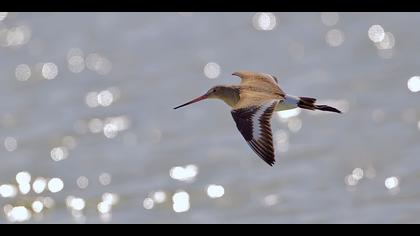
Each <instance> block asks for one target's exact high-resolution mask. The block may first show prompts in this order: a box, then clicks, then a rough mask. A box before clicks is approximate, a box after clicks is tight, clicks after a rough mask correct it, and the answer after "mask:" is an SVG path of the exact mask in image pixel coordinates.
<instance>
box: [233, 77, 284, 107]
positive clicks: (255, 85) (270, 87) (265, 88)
mask: <svg viewBox="0 0 420 236" xmlns="http://www.w3.org/2000/svg"><path fill="white" fill-rule="evenodd" d="M234 75H237V76H239V77H240V78H241V84H240V85H239V88H240V90H239V91H240V93H239V97H240V100H239V102H238V103H237V104H236V106H235V107H234V109H238V108H244V107H250V106H259V105H261V104H262V103H264V102H266V101H269V100H273V99H274V100H281V99H283V98H284V95H285V93H284V92H283V90H281V88H280V87H279V86H278V84H277V79H276V78H275V77H274V76H272V75H268V74H264V73H254V72H246V71H245V72H244V71H242V72H235V73H234Z"/></svg>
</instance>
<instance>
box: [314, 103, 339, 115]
mask: <svg viewBox="0 0 420 236" xmlns="http://www.w3.org/2000/svg"><path fill="white" fill-rule="evenodd" d="M315 109H317V110H321V111H329V112H335V113H339V114H343V113H342V112H341V111H340V110H338V109H337V108H334V107H331V106H327V105H315Z"/></svg>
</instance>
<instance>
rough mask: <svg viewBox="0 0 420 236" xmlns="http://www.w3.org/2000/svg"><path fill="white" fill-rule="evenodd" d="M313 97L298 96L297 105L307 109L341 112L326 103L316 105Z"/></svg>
mask: <svg viewBox="0 0 420 236" xmlns="http://www.w3.org/2000/svg"><path fill="white" fill-rule="evenodd" d="M315 102H316V99H315V98H308V97H299V102H298V104H297V105H298V107H300V108H303V109H307V110H321V111H330V112H337V113H341V111H339V110H338V109H336V108H334V107H330V106H327V105H317V104H315Z"/></svg>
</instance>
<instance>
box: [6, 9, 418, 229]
mask: <svg viewBox="0 0 420 236" xmlns="http://www.w3.org/2000/svg"><path fill="white" fill-rule="evenodd" d="M419 22H420V14H418V13H334V12H332V13H331V12H330V13H319V12H318V13H316V12H314V13H255V12H253V13H177V12H172V13H12V12H9V13H7V12H1V13H0V54H1V58H2V60H1V61H0V73H1V77H0V108H1V109H0V127H1V130H0V141H1V147H0V206H1V208H0V222H1V223H19V222H24V223H420V184H419V181H420V160H419V153H420V145H419V140H420V109H419V104H420V103H419V101H420V100H419V98H418V96H419V93H417V92H418V91H419V90H420V77H419V76H420V67H419V66H420V59H419V55H418V54H419V51H420V44H419V42H420V33H419V32H417V31H416V30H415V27H416V25H417V24H418V23H419ZM238 70H252V71H259V72H266V73H270V74H273V75H275V76H276V77H278V78H279V83H280V86H281V87H282V88H283V90H285V91H286V92H287V93H290V94H294V95H299V96H308V97H315V98H318V99H319V100H320V102H322V103H327V104H330V105H333V106H337V107H338V108H340V109H341V110H343V111H344V114H343V115H338V114H334V113H322V112H311V111H301V110H299V109H295V110H291V111H286V112H280V113H276V115H275V116H274V117H273V124H272V126H273V133H274V136H275V144H276V152H277V157H276V158H277V162H276V165H275V166H274V167H269V166H268V165H267V164H266V163H264V162H263V161H262V160H260V159H259V158H258V157H257V156H256V155H255V154H254V153H253V152H252V150H251V149H250V148H249V147H248V146H247V144H246V142H245V141H244V140H243V138H242V136H241V135H240V133H239V132H238V131H237V129H236V127H235V124H234V122H233V119H232V117H231V115H230V109H229V108H228V107H227V106H226V105H225V104H224V103H223V102H220V101H215V100H211V101H205V102H202V103H198V104H194V105H191V106H189V107H185V108H183V109H180V110H173V109H172V108H173V107H174V106H176V105H179V104H182V103H184V102H186V101H189V100H190V99H192V98H194V97H196V96H198V95H201V94H203V93H204V92H205V91H207V89H209V88H210V87H211V86H214V85H216V84H234V83H238V82H239V79H238V78H236V77H233V76H232V75H231V73H232V72H234V71H238Z"/></svg>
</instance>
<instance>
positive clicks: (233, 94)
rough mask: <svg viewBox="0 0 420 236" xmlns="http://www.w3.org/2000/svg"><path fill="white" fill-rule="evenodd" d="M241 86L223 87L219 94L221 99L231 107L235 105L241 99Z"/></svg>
mask: <svg viewBox="0 0 420 236" xmlns="http://www.w3.org/2000/svg"><path fill="white" fill-rule="evenodd" d="M239 92H240V91H239V87H236V86H229V87H225V88H223V91H222V93H221V94H220V96H219V99H221V100H223V101H224V102H225V103H226V104H228V105H229V106H231V107H234V106H235V105H236V103H238V101H239Z"/></svg>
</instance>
